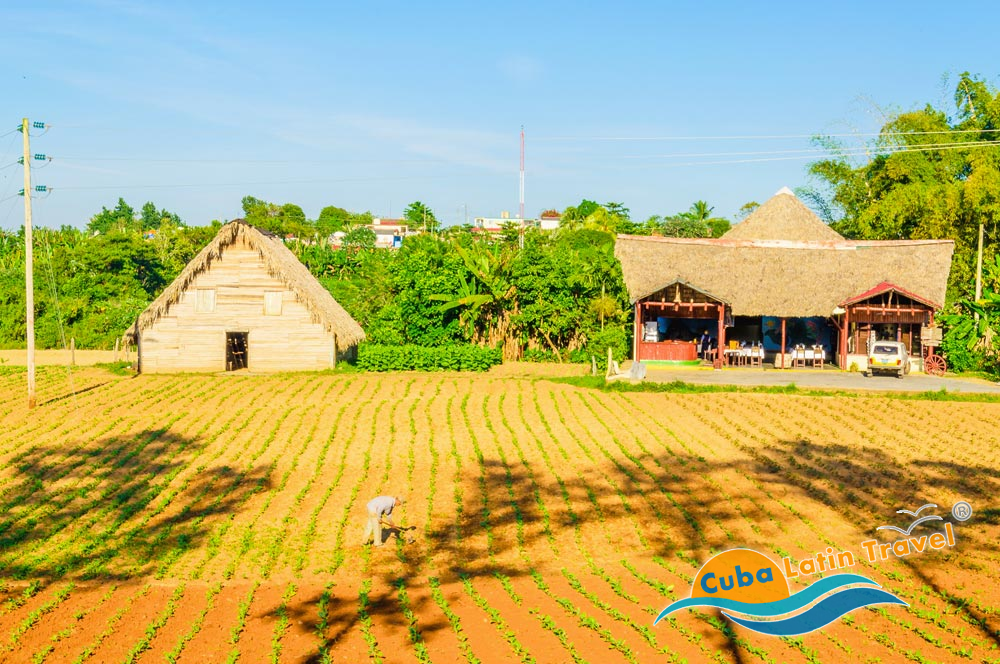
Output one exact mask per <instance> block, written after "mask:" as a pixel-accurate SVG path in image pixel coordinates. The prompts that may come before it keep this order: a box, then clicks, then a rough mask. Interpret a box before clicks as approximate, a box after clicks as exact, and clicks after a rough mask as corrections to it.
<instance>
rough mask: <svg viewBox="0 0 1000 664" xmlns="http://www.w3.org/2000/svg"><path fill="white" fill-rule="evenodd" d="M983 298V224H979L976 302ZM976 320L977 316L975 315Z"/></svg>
mask: <svg viewBox="0 0 1000 664" xmlns="http://www.w3.org/2000/svg"><path fill="white" fill-rule="evenodd" d="M982 297H983V224H982V222H980V224H979V249H978V251H977V252H976V302H977V303H978V302H979V300H980V299H981V298H982ZM976 320H977V321H978V320H979V314H978V313H976Z"/></svg>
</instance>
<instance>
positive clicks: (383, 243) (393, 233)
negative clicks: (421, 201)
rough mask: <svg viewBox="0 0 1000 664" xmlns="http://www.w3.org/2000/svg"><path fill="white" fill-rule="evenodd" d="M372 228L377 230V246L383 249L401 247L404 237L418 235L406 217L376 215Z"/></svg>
mask: <svg viewBox="0 0 1000 664" xmlns="http://www.w3.org/2000/svg"><path fill="white" fill-rule="evenodd" d="M370 228H371V229H372V230H373V231H375V246H376V247H378V248H383V249H399V248H400V247H402V246H403V238H404V237H406V236H408V235H416V231H411V230H410V227H409V225H408V224H407V223H406V220H405V219H383V218H381V217H375V218H374V219H372V225H371V226H370Z"/></svg>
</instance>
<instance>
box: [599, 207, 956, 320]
mask: <svg viewBox="0 0 1000 664" xmlns="http://www.w3.org/2000/svg"><path fill="white" fill-rule="evenodd" d="M803 211H804V212H803ZM751 223H752V224H753V225H752V226H751V225H750V224H751ZM741 227H742V228H743V229H744V230H743V234H744V236H747V237H740V236H739V234H736V231H737V230H739V229H740V228H741ZM780 233H787V234H788V235H790V236H791V237H786V238H782V237H776V236H777V235H779V234H780ZM734 234H735V235H734ZM754 236H758V237H754ZM954 248H955V243H954V242H952V241H951V240H892V241H849V240H845V239H844V238H843V237H842V236H840V235H839V234H837V233H836V232H834V231H833V230H832V229H830V228H829V227H827V226H826V225H825V224H823V222H821V221H820V220H819V219H818V218H817V217H816V215H814V214H813V213H812V212H810V211H809V209H808V208H806V207H805V205H803V204H802V202H801V201H799V200H798V199H797V198H796V197H795V196H794V194H792V193H791V192H790V191H788V190H782V191H781V192H778V194H776V195H775V196H774V198H772V199H771V200H769V201H768V202H767V203H764V205H762V206H760V208H758V209H757V210H756V211H755V212H754V213H753V214H752V215H750V217H748V218H747V220H746V221H744V222H743V223H741V224H739V225H737V226H736V227H735V228H734V229H733V230H731V231H729V232H728V233H726V234H725V235H724V236H722V237H721V238H718V239H700V238H699V239H682V238H664V237H645V236H632V235H619V236H618V240H617V242H616V243H615V256H617V257H618V260H619V261H621V264H622V274H623V276H624V278H625V285H626V286H627V287H628V292H629V297H630V298H631V300H632V301H633V302H635V301H636V300H640V299H642V298H644V297H646V296H648V295H651V294H653V293H655V292H657V291H658V290H660V289H661V288H663V287H665V286H669V285H670V284H673V283H675V282H683V283H688V284H691V285H692V286H693V287H695V288H697V289H699V290H702V291H704V292H708V293H712V294H713V295H715V296H716V297H717V298H719V299H721V300H724V301H726V302H728V303H729V304H730V305H731V307H732V314H733V315H734V316H778V317H785V318H794V317H805V316H831V315H832V314H833V312H834V309H836V308H837V307H838V306H840V305H841V304H842V303H844V302H847V301H849V300H852V298H855V297H857V296H858V295H860V294H862V293H865V292H866V291H869V290H871V289H873V288H875V287H876V286H879V285H880V284H883V283H889V284H892V285H893V286H894V287H896V288H897V289H900V290H904V291H906V292H908V293H911V294H914V295H915V296H916V297H918V298H919V299H920V300H921V301H925V302H928V303H931V304H933V305H934V306H936V307H939V308H940V307H942V306H944V299H945V290H946V289H947V284H948V273H949V271H950V270H951V255H952V252H953V251H954Z"/></svg>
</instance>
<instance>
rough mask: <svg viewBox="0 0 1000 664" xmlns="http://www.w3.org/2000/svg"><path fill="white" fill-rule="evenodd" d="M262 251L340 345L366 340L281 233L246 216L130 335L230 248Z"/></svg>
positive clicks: (145, 325)
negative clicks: (240, 246) (265, 228)
mask: <svg viewBox="0 0 1000 664" xmlns="http://www.w3.org/2000/svg"><path fill="white" fill-rule="evenodd" d="M241 239H242V241H243V242H245V243H246V245H247V246H249V247H250V248H251V249H253V250H254V251H256V252H257V253H258V254H260V257H261V260H263V262H264V266H265V268H266V269H267V271H268V273H269V274H270V275H271V276H273V277H275V278H277V279H279V280H281V281H282V282H284V283H285V285H286V286H288V288H289V290H291V291H292V292H293V293H295V294H296V295H297V296H298V298H299V301H300V302H301V303H302V304H303V306H305V307H306V309H308V310H309V312H310V313H311V314H312V315H313V317H314V319H315V320H316V321H317V322H319V323H321V324H322V325H323V326H324V327H325V329H326V330H327V331H331V332H333V333H335V334H336V335H337V345H338V347H348V346H353V345H354V344H357V343H358V342H360V341H362V340H364V338H365V333H364V330H362V329H361V326H360V325H358V323H357V321H355V320H354V319H353V318H351V315H350V314H349V313H347V311H345V310H344V308H343V307H342V306H340V304H339V303H338V302H337V301H336V300H334V299H333V296H332V295H330V292H329V291H328V290H326V289H325V288H323V286H322V285H321V284H320V283H319V281H317V280H316V278H315V277H314V276H313V275H312V274H311V273H310V272H309V270H308V269H307V268H306V266H305V265H303V264H302V262H301V261H300V260H299V259H298V258H296V257H295V254H293V253H292V252H291V251H290V250H289V249H288V247H286V246H285V243H284V242H283V241H282V240H281V238H279V237H278V236H276V235H274V234H273V233H269V232H267V231H263V230H261V229H259V228H257V227H255V226H251V225H250V224H248V223H246V221H244V220H243V219H235V220H233V221H230V222H229V223H227V224H226V225H224V226H223V227H222V228H221V229H220V230H219V232H218V234H217V235H216V236H215V238H213V239H212V241H211V242H209V243H208V245H206V246H205V248H204V249H202V250H201V251H200V252H198V255H197V256H195V257H194V258H193V259H192V260H191V262H190V263H188V264H187V266H185V268H184V269H183V270H182V271H181V273H180V274H179V275H178V276H177V278H176V279H174V281H173V283H171V284H170V285H169V286H167V287H166V289H164V291H163V292H162V293H160V295H159V297H157V298H156V299H155V300H153V302H152V304H150V305H149V307H147V308H146V310H145V311H143V312H142V313H141V314H139V318H138V321H137V323H136V325H134V326H133V327H132V328H131V329H130V330H129V333H128V334H127V336H128V335H131V334H134V332H135V330H136V327H138V330H139V331H143V330H146V329H148V328H149V327H150V326H152V325H153V323H155V322H156V321H157V320H158V319H159V318H160V317H161V316H163V315H164V314H165V313H166V312H167V311H168V310H169V309H170V307H171V306H172V305H173V304H175V303H177V302H178V301H179V300H180V297H181V294H182V293H184V291H186V290H187V289H188V288H189V287H190V286H191V284H192V283H193V282H194V280H195V279H196V278H197V277H198V275H200V274H202V273H203V272H205V271H206V270H208V269H209V268H210V267H211V265H212V262H213V261H216V260H218V259H220V258H221V257H222V254H223V252H224V251H225V250H226V248H227V247H229V246H231V245H233V244H235V243H236V242H237V241H239V240H241Z"/></svg>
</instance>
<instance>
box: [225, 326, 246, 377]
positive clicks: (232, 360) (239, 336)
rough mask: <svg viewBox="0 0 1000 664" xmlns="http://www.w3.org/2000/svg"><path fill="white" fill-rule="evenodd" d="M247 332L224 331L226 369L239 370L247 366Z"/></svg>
mask: <svg viewBox="0 0 1000 664" xmlns="http://www.w3.org/2000/svg"><path fill="white" fill-rule="evenodd" d="M247 345H248V344H247V333H246V332H226V371H239V370H240V369H246V368H247V367H248V366H249V362H248V359H249V358H248V357H247Z"/></svg>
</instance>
